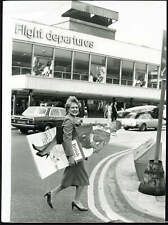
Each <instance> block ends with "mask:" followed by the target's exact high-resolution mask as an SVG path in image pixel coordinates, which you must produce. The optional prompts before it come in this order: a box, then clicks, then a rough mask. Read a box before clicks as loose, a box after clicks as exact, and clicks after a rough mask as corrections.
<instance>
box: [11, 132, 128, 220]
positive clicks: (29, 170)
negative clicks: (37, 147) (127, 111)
mask: <svg viewBox="0 0 168 225" xmlns="http://www.w3.org/2000/svg"><path fill="white" fill-rule="evenodd" d="M121 150H124V147H123V146H122V147H117V146H115V145H113V146H112V145H111V146H107V147H106V148H105V149H104V150H103V151H102V152H100V153H99V154H94V155H93V156H92V157H90V158H89V160H88V161H86V168H87V171H88V173H89V174H90V173H91V171H92V170H93V168H94V167H95V166H96V164H97V162H99V161H100V160H101V159H102V158H104V157H106V156H108V155H111V154H112V153H116V152H119V151H121ZM11 160H12V163H11V169H12V171H11V177H12V180H11V186H12V188H11V192H12V193H11V221H12V222H44V223H45V222H50V223H52V222H53V223H54V222H56V223H86V222H87V223H97V222H102V220H100V219H99V218H97V217H96V216H95V215H94V214H93V213H92V212H91V211H89V212H85V213H83V212H82V216H81V212H79V211H74V212H73V213H72V210H71V201H72V199H73V196H74V188H73V187H70V188H68V189H66V190H64V191H62V192H61V193H59V195H57V196H56V197H55V199H54V201H53V203H54V206H55V209H54V210H52V209H50V208H49V207H48V205H47V204H46V202H45V200H44V198H43V195H44V193H45V192H46V191H48V190H50V189H51V188H53V187H54V186H56V185H58V184H59V182H60V180H61V176H62V172H63V171H62V170H61V171H58V172H56V173H55V174H53V175H51V176H50V177H48V178H45V179H44V180H41V178H40V177H39V176H38V173H37V170H36V167H35V164H34V161H33V158H32V155H31V152H30V150H29V148H28V143H27V139H26V136H25V135H23V134H21V133H20V132H19V131H18V130H13V131H12V159H11ZM82 197H83V199H82V200H83V203H84V204H85V205H87V189H86V190H85V192H84V193H83V196H82ZM96 201H98V199H97V200H96Z"/></svg>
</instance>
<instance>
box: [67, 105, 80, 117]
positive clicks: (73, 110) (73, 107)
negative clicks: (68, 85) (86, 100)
mask: <svg viewBox="0 0 168 225" xmlns="http://www.w3.org/2000/svg"><path fill="white" fill-rule="evenodd" d="M69 113H70V114H71V115H72V116H77V115H78V113H79V107H78V105H77V104H76V103H72V104H71V106H70V108H69Z"/></svg>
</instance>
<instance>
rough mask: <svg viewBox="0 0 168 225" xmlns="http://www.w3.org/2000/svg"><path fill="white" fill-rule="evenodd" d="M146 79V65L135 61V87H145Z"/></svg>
mask: <svg viewBox="0 0 168 225" xmlns="http://www.w3.org/2000/svg"><path fill="white" fill-rule="evenodd" d="M146 79H147V65H146V64H144V63H139V62H136V63H135V83H134V85H135V86H137V87H145V86H146Z"/></svg>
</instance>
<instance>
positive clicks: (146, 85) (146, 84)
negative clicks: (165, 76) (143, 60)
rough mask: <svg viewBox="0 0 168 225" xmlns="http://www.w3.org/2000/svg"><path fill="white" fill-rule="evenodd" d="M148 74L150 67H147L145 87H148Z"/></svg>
mask: <svg viewBox="0 0 168 225" xmlns="http://www.w3.org/2000/svg"><path fill="white" fill-rule="evenodd" d="M148 73H149V65H148V64H147V65H146V76H145V82H146V83H145V87H146V88H147V87H148Z"/></svg>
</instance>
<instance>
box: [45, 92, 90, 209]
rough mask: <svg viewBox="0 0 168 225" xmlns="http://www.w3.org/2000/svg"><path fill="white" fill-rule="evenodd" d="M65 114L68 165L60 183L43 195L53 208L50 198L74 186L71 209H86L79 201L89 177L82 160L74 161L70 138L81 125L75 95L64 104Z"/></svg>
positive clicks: (65, 144) (65, 146)
mask: <svg viewBox="0 0 168 225" xmlns="http://www.w3.org/2000/svg"><path fill="white" fill-rule="evenodd" d="M65 108H66V111H67V115H66V116H65V119H64V121H63V124H62V127H63V147H64V151H65V154H66V156H67V159H68V161H69V166H68V167H66V168H65V170H64V173H63V178H62V181H61V184H60V185H58V186H57V187H56V188H54V189H52V190H51V191H49V192H48V193H46V194H45V195H44V197H46V198H47V203H48V205H49V206H50V207H51V208H53V204H52V198H53V196H55V195H56V194H58V193H59V192H60V191H62V190H63V189H65V188H67V187H70V186H75V187H76V192H75V197H74V200H73V201H72V210H73V208H74V207H76V208H77V209H78V210H80V211H87V210H88V208H85V207H84V206H83V204H82V203H81V194H82V192H83V190H84V187H85V186H87V185H89V177H88V174H87V172H86V170H85V167H84V161H80V162H78V163H76V162H75V160H74V158H73V152H72V140H73V139H75V138H77V132H76V129H75V127H77V126H80V125H81V121H80V120H79V118H77V115H78V114H79V102H78V100H77V98H76V97H75V96H70V97H69V98H68V99H67V102H66V105H65Z"/></svg>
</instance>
